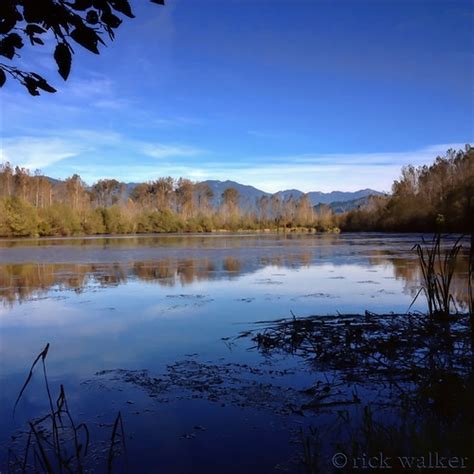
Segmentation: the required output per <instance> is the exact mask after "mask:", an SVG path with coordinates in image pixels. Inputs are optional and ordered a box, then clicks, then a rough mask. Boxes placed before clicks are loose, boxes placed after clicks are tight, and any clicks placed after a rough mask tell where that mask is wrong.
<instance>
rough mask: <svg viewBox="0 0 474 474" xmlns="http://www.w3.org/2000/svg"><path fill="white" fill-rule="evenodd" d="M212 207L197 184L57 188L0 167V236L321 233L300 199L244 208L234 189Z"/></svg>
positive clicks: (323, 221) (326, 221)
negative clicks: (260, 232)
mask: <svg viewBox="0 0 474 474" xmlns="http://www.w3.org/2000/svg"><path fill="white" fill-rule="evenodd" d="M218 197H219V200H218V201H219V205H217V206H216V205H214V204H213V198H214V194H213V192H212V190H211V189H210V187H209V186H208V185H207V184H205V183H199V182H198V183H195V182H192V181H190V180H189V179H184V178H180V179H173V178H171V177H164V178H159V179H157V180H154V181H150V182H147V183H140V184H138V185H137V186H135V187H134V188H133V189H132V190H131V191H130V190H127V186H126V184H125V183H121V182H119V181H117V180H115V179H103V180H99V181H98V182H96V183H95V184H93V185H92V186H90V187H88V186H87V185H86V183H84V182H83V181H82V179H81V178H80V176H78V175H73V176H72V177H70V178H68V179H66V180H64V181H56V180H52V179H50V178H47V177H45V176H43V175H42V174H41V173H40V172H39V171H36V172H35V173H31V172H30V171H29V170H27V169H25V168H21V167H18V166H17V167H15V168H13V167H12V166H11V165H10V164H9V163H4V164H2V165H0V236H3V237H10V236H11V237H27V236H40V237H41V236H71V235H94V234H129V233H155V232H157V233H159V232H211V231H215V230H229V231H238V230H267V229H268V230H279V229H281V230H282V229H292V228H305V229H307V230H310V229H314V230H329V229H330V228H331V226H332V225H333V221H332V219H331V218H330V215H331V213H330V211H329V212H326V211H325V212H320V213H317V212H315V210H314V209H313V207H312V205H311V202H310V200H309V198H308V196H306V195H304V196H302V197H301V198H299V199H293V198H290V199H285V200H283V199H281V198H280V197H278V196H271V197H267V196H265V197H262V198H261V199H259V200H258V201H257V202H256V205H255V207H254V208H252V209H248V208H244V207H243V206H242V205H241V199H240V198H241V196H240V195H239V192H238V190H237V189H235V188H228V189H226V190H225V191H224V192H223V193H222V195H221V196H218Z"/></svg>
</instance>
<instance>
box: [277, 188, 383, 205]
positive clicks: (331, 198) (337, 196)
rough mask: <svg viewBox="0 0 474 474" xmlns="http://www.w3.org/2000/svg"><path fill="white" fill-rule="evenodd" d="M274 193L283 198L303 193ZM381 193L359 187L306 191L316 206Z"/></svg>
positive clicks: (294, 191)
mask: <svg viewBox="0 0 474 474" xmlns="http://www.w3.org/2000/svg"><path fill="white" fill-rule="evenodd" d="M276 194H278V195H280V196H281V197H283V198H284V199H288V198H289V197H290V196H293V198H295V199H298V198H299V197H301V195H302V194H304V193H303V192H301V191H299V190H297V189H289V190H286V191H279V192H278V193H276ZM381 194H383V193H381V192H379V191H375V190H373V189H368V188H367V189H360V190H359V191H354V192H349V191H331V192H330V193H323V192H321V191H310V192H309V193H308V197H309V200H310V201H311V204H313V206H316V205H317V204H331V203H341V202H347V201H354V200H356V199H361V198H365V197H367V196H379V195H381Z"/></svg>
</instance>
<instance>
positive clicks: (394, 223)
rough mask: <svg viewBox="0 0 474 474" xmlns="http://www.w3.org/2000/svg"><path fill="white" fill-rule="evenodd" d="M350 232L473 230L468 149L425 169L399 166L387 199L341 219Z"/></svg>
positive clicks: (473, 155)
mask: <svg viewBox="0 0 474 474" xmlns="http://www.w3.org/2000/svg"><path fill="white" fill-rule="evenodd" d="M340 226H341V227H342V228H343V229H344V230H350V231H361V230H363V231H386V232H394V231H395V232H434V231H440V232H461V233H473V231H474V228H473V226H474V148H473V147H471V146H470V145H466V146H465V148H464V150H457V151H456V150H452V149H450V150H448V151H447V152H446V154H445V155H444V156H438V157H437V158H436V159H435V160H434V162H433V163H432V164H431V165H424V166H419V167H414V166H405V167H403V168H402V172H401V177H400V178H399V179H398V180H396V181H395V182H394V183H393V186H392V193H391V194H390V195H388V196H372V197H371V198H370V199H369V202H368V204H367V205H365V206H361V207H360V208H359V209H356V210H352V211H350V212H348V213H346V214H345V215H344V216H342V217H341V220H340Z"/></svg>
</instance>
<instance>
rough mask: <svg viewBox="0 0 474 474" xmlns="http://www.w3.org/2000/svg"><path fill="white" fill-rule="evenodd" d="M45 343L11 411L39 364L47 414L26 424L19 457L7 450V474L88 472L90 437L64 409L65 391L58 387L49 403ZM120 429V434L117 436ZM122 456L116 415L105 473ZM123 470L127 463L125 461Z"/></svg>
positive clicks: (122, 434)
mask: <svg viewBox="0 0 474 474" xmlns="http://www.w3.org/2000/svg"><path fill="white" fill-rule="evenodd" d="M49 347H50V346H49V343H48V344H46V346H45V348H44V349H43V350H42V351H41V352H40V353H39V354H38V356H37V357H36V359H35V360H34V362H33V364H32V365H31V367H30V370H29V373H28V376H27V378H26V380H25V383H24V384H23V386H22V388H21V390H20V392H19V394H18V397H17V399H16V401H15V405H14V408H13V415H15V411H16V409H17V406H18V403H19V402H20V400H21V398H22V397H23V395H24V393H25V391H26V389H27V387H28V385H29V384H30V381H31V379H32V377H33V372H34V370H35V367H36V366H37V365H38V364H39V363H41V365H42V369H43V370H42V372H43V378H44V387H45V392H46V396H47V400H48V405H49V413H47V414H46V415H44V416H42V417H40V418H36V419H33V420H30V421H28V429H29V431H28V436H27V439H26V444H25V448H24V451H23V454H21V455H17V453H15V452H14V451H13V450H12V449H10V450H9V461H8V467H9V472H21V473H26V472H44V473H47V474H57V473H58V474H62V473H78V474H82V473H84V472H90V469H89V467H88V463H87V459H86V456H87V454H88V451H89V445H90V435H89V429H88V427H87V425H86V424H85V423H79V424H76V423H75V422H74V419H73V417H72V414H71V411H70V409H69V406H68V402H67V397H66V392H65V390H64V386H63V385H62V384H61V386H60V389H59V395H58V397H57V399H56V400H53V397H52V395H51V390H50V386H49V381H48V375H47V371H46V356H47V355H48V351H49ZM119 429H120V433H119ZM122 452H123V453H125V456H126V445H125V432H124V427H123V421H122V415H121V413H120V412H119V413H118V415H117V417H116V419H115V422H114V424H113V429H112V436H111V441H110V448H109V450H108V458H107V473H108V474H110V473H112V472H113V464H114V459H116V458H117V457H118V455H119V454H120V453H122ZM124 467H125V470H127V462H125V466H124Z"/></svg>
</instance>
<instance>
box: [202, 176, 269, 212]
mask: <svg viewBox="0 0 474 474" xmlns="http://www.w3.org/2000/svg"><path fill="white" fill-rule="evenodd" d="M203 184H207V185H208V186H209V187H210V188H211V190H212V192H213V193H214V197H213V199H212V204H213V205H214V206H216V207H217V206H219V204H220V203H221V199H222V193H223V192H224V191H225V190H226V189H228V188H235V189H237V191H238V192H239V194H240V206H241V207H242V208H243V209H252V208H254V207H255V203H256V202H257V199H259V198H261V197H262V196H271V194H269V193H266V192H265V191H261V190H260V189H257V188H254V187H253V186H249V185H246V184H240V183H237V182H235V181H217V180H208V181H203Z"/></svg>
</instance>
